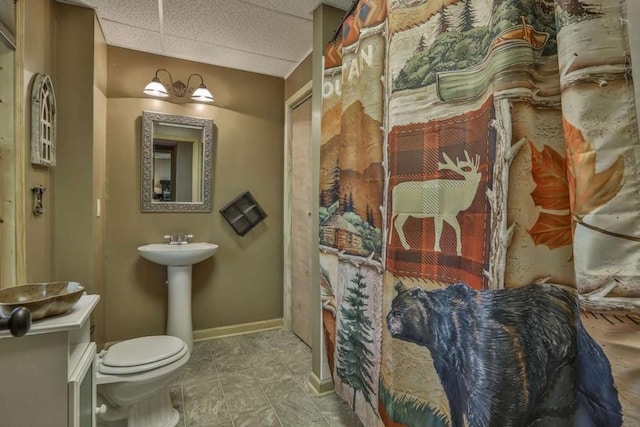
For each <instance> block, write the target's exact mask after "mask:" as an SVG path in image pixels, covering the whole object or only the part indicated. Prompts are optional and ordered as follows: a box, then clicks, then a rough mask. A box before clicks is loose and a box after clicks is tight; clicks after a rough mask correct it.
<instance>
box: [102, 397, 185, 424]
mask: <svg viewBox="0 0 640 427" xmlns="http://www.w3.org/2000/svg"><path fill="white" fill-rule="evenodd" d="M101 397H102V396H101ZM104 403H105V404H106V405H107V412H106V413H105V414H99V415H97V416H96V422H97V425H98V426H99V427H121V426H122V427H124V426H126V427H175V426H176V425H177V424H178V421H180V414H179V413H178V411H176V410H175V409H174V408H173V405H172V403H171V394H170V392H169V389H168V388H163V389H161V390H159V391H158V393H155V394H154V395H153V396H151V397H149V398H147V399H145V400H143V401H142V402H138V403H135V404H133V405H131V406H130V407H129V408H128V409H124V408H119V407H114V406H112V405H110V404H109V402H108V400H106V399H105V402H104Z"/></svg>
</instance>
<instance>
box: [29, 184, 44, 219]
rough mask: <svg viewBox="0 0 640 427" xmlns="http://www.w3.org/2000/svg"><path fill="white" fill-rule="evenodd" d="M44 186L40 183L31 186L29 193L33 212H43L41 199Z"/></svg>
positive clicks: (35, 213) (39, 213)
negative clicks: (31, 198)
mask: <svg viewBox="0 0 640 427" xmlns="http://www.w3.org/2000/svg"><path fill="white" fill-rule="evenodd" d="M45 190H46V189H45V188H44V187H43V186H42V185H39V186H37V187H33V188H32V189H31V194H32V195H33V214H34V215H42V214H43V213H44V203H43V201H42V199H43V196H44V192H45Z"/></svg>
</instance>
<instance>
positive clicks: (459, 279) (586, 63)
mask: <svg viewBox="0 0 640 427" xmlns="http://www.w3.org/2000/svg"><path fill="white" fill-rule="evenodd" d="M626 1H633V0H387V1H385V0H360V1H358V2H357V3H355V4H354V6H353V7H352V9H351V11H350V12H349V13H348V14H347V16H346V17H345V19H344V21H343V23H342V25H341V30H340V32H339V34H338V36H337V37H336V38H335V40H334V41H332V42H331V43H330V44H329V45H328V46H327V47H326V50H325V58H324V61H325V64H324V66H325V68H324V81H323V114H322V136H321V164H320V200H319V204H320V209H319V214H320V229H319V239H320V255H319V256H320V266H321V268H320V272H321V280H320V283H321V286H322V307H323V311H322V313H323V329H324V340H325V347H326V350H327V358H328V362H329V366H330V368H331V371H332V375H333V380H334V383H335V387H336V391H337V392H338V393H339V394H340V395H341V396H342V397H343V398H344V399H345V400H346V401H347V402H348V403H349V404H350V405H351V406H352V408H353V409H354V410H355V412H356V413H357V415H358V416H359V418H360V419H361V421H362V422H363V424H364V425H365V426H366V427H369V426H382V425H384V426H452V427H462V426H465V425H466V426H470V427H476V426H499V427H502V426H540V427H542V426H544V427H547V426H580V427H582V426H587V427H588V426H606V427H609V426H611V427H613V426H621V425H625V426H638V425H640V405H638V402H639V401H640V334H639V332H640V310H639V307H640V192H639V191H640V176H639V175H638V174H639V167H640V152H639V150H640V140H639V136H638V123H637V115H636V100H635V98H634V88H633V81H632V77H631V55H630V50H629V42H628V22H627V14H626Z"/></svg>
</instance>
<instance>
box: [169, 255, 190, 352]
mask: <svg viewBox="0 0 640 427" xmlns="http://www.w3.org/2000/svg"><path fill="white" fill-rule="evenodd" d="M192 270H193V266H192V265H184V266H169V267H167V279H168V287H169V309H168V312H167V335H171V336H174V337H178V338H180V339H181V340H182V341H184V342H185V343H186V344H187V345H188V346H189V351H193V325H192V320H191V272H192Z"/></svg>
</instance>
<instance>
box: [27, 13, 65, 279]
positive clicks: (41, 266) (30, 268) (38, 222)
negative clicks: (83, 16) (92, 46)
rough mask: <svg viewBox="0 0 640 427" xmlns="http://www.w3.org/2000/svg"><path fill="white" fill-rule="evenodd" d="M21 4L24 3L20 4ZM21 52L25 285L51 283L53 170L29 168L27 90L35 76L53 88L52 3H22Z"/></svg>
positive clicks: (28, 95)
mask: <svg viewBox="0 0 640 427" xmlns="http://www.w3.org/2000/svg"><path fill="white" fill-rule="evenodd" d="M23 1H24V0H23ZM25 7H26V11H25V50H24V76H25V80H24V94H23V96H24V107H25V108H24V110H25V111H24V112H25V115H24V127H25V132H24V137H25V140H24V141H22V142H20V141H18V142H17V143H18V144H20V143H22V144H24V149H25V162H26V166H25V192H26V193H27V194H25V210H26V215H25V224H24V227H25V233H26V260H27V268H26V271H27V275H26V281H27V282H28V283H32V282H39V281H51V280H53V221H54V208H53V206H54V201H55V188H54V180H53V170H51V169H49V168H46V167H41V166H34V165H32V164H31V88H32V80H33V77H34V74H35V73H46V74H49V75H51V76H52V80H53V85H54V89H56V88H57V79H56V73H55V51H56V46H55V37H54V28H55V25H54V19H55V10H56V4H55V3H54V2H53V0H29V1H25ZM38 185H42V186H44V187H45V188H46V191H45V193H44V208H45V209H46V212H45V213H44V215H40V216H35V215H34V214H33V211H32V209H33V208H32V198H31V188H32V187H35V186H38Z"/></svg>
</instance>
